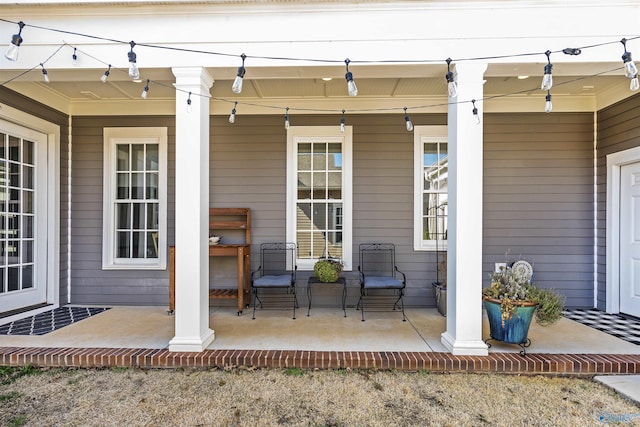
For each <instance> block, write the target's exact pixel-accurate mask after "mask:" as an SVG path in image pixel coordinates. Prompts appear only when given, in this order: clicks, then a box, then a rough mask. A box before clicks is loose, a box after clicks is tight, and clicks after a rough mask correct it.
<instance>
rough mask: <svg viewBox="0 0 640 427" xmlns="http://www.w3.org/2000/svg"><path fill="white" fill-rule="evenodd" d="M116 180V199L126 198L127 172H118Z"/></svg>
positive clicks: (127, 188) (127, 192)
mask: <svg viewBox="0 0 640 427" xmlns="http://www.w3.org/2000/svg"><path fill="white" fill-rule="evenodd" d="M117 180H118V189H117V198H118V199H128V198H129V174H128V173H127V172H125V173H119V174H118V175H117Z"/></svg>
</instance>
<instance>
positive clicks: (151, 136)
mask: <svg viewBox="0 0 640 427" xmlns="http://www.w3.org/2000/svg"><path fill="white" fill-rule="evenodd" d="M136 140H140V142H141V143H150V140H153V143H157V144H158V156H159V158H158V163H159V165H158V166H159V180H158V186H159V188H158V198H159V202H160V207H159V209H160V212H159V224H158V231H159V232H158V258H156V259H126V260H124V259H120V258H116V257H115V239H116V233H115V203H114V201H115V194H116V188H117V184H116V177H115V173H114V172H115V165H116V150H115V147H116V144H117V143H120V142H124V141H126V142H127V143H135V141H136ZM167 145H168V144H167V128H166V127H140V128H132V127H130V128H104V169H103V171H104V173H103V184H104V190H103V191H104V193H103V201H104V203H103V206H104V213H103V233H102V236H103V238H102V269H103V270H165V269H166V268H167Z"/></svg>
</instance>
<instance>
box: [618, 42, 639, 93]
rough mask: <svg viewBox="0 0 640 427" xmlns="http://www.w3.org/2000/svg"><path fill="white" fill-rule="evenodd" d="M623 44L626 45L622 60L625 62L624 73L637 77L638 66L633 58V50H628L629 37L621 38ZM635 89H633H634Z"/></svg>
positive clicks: (631, 77) (628, 76) (630, 76)
mask: <svg viewBox="0 0 640 427" xmlns="http://www.w3.org/2000/svg"><path fill="white" fill-rule="evenodd" d="M620 43H622V46H624V53H623V54H622V62H623V63H624V75H625V76H627V78H629V79H634V78H637V76H638V67H636V64H634V62H633V59H632V58H631V52H628V51H627V39H622V40H620ZM632 90H633V89H632Z"/></svg>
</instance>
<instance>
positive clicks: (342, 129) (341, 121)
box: [340, 110, 344, 133]
mask: <svg viewBox="0 0 640 427" xmlns="http://www.w3.org/2000/svg"><path fill="white" fill-rule="evenodd" d="M340 132H342V133H344V110H342V117H341V118H340Z"/></svg>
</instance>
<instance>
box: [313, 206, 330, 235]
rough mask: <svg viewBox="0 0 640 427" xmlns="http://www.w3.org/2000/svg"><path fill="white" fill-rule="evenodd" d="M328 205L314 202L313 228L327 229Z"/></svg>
mask: <svg viewBox="0 0 640 427" xmlns="http://www.w3.org/2000/svg"><path fill="white" fill-rule="evenodd" d="M326 209H327V205H325V204H324V203H314V204H313V216H312V220H313V228H314V230H321V231H325V230H326V229H327V212H326Z"/></svg>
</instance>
